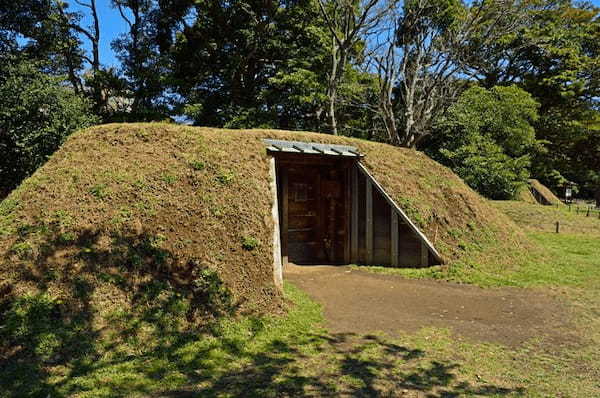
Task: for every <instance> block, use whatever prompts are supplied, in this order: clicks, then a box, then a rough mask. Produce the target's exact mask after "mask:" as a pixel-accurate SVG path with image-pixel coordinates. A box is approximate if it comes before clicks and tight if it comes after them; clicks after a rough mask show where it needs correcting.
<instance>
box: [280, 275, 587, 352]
mask: <svg viewBox="0 0 600 398" xmlns="http://www.w3.org/2000/svg"><path fill="white" fill-rule="evenodd" d="M284 277H285V279H286V280H288V281H290V282H292V283H293V284H295V285H296V286H298V287H299V288H300V289H302V290H304V291H306V292H307V293H308V294H309V295H310V296H311V297H312V298H313V299H314V300H316V301H317V302H319V303H321V304H322V305H323V310H324V314H325V319H326V325H325V326H326V327H327V328H328V330H329V331H331V332H333V333H347V332H351V333H372V332H376V331H382V332H385V333H387V334H390V335H394V334H397V333H398V332H415V331H417V330H419V329H420V328H422V327H428V326H433V327H441V328H449V329H451V330H452V331H453V332H454V333H455V334H456V335H457V336H459V337H462V338H465V339H467V340H473V341H477V342H492V343H501V344H504V345H507V346H510V347H516V346H519V345H521V344H522V343H524V342H525V341H527V340H529V339H532V338H538V337H544V338H545V339H548V340H549V342H551V343H552V344H569V343H574V342H575V341H576V340H577V338H576V337H575V335H574V334H572V333H570V329H571V326H570V324H569V318H570V317H569V313H568V310H567V309H566V308H565V307H564V306H562V305H561V304H560V302H558V301H557V300H556V299H554V298H552V297H550V296H548V295H545V294H543V293H540V292H537V291H533V290H526V289H518V288H488V289H483V288H480V287H476V286H471V285H460V284H455V283H448V282H441V281H432V280H412V279H405V278H402V277H399V276H396V275H385V274H375V273H370V272H366V271H362V270H357V269H356V268H350V267H345V266H298V265H293V264H289V265H287V266H286V268H285V276H284Z"/></svg>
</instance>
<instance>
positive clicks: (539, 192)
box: [529, 178, 562, 205]
mask: <svg viewBox="0 0 600 398" xmlns="http://www.w3.org/2000/svg"><path fill="white" fill-rule="evenodd" d="M529 186H530V187H531V189H532V190H533V191H534V193H533V194H532V195H533V196H534V198H536V201H537V202H538V203H541V204H543V205H560V204H562V202H561V200H560V199H559V198H558V197H557V196H556V195H554V193H553V192H552V191H551V190H550V189H548V187H546V186H545V185H544V184H542V183H541V182H539V181H538V180H536V179H533V178H532V179H530V180H529Z"/></svg>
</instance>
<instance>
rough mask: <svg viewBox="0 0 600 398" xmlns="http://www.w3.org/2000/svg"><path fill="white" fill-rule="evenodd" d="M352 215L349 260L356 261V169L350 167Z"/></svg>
mask: <svg viewBox="0 0 600 398" xmlns="http://www.w3.org/2000/svg"><path fill="white" fill-rule="evenodd" d="M351 189H352V216H351V219H350V228H351V229H352V232H351V233H350V246H351V250H350V261H351V262H352V263H354V264H357V263H358V170H357V168H356V166H353V167H352V187H351Z"/></svg>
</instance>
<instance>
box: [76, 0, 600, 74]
mask: <svg viewBox="0 0 600 398" xmlns="http://www.w3.org/2000/svg"><path fill="white" fill-rule="evenodd" d="M590 2H591V3H592V4H594V5H595V6H596V7H600V0H591V1H590ZM70 4H71V9H73V10H79V11H83V12H84V13H86V11H88V10H87V9H86V8H83V7H81V6H79V5H77V4H76V3H75V2H72V3H70ZM110 4H111V1H110V0H97V3H96V5H97V7H98V16H99V18H100V34H101V36H100V58H101V62H102V64H103V65H104V66H115V67H118V66H119V61H118V60H117V59H116V57H115V53H114V52H113V50H112V48H111V46H110V43H111V42H112V41H113V40H114V39H115V38H117V37H118V36H119V35H120V34H122V33H126V32H127V30H128V26H127V24H126V23H125V21H123V19H122V18H121V16H120V15H119V12H118V10H116V9H114V8H113V7H112V6H111V5H110ZM86 15H87V14H86ZM83 23H84V24H90V23H91V19H90V18H89V16H88V17H86V18H84V19H83ZM84 45H85V47H86V48H87V49H89V42H87V41H86V40H84Z"/></svg>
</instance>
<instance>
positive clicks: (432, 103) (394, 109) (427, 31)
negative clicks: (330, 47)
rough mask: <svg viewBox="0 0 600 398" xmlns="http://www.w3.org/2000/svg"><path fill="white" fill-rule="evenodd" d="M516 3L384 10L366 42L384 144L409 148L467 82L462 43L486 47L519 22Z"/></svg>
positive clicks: (419, 0)
mask: <svg viewBox="0 0 600 398" xmlns="http://www.w3.org/2000/svg"><path fill="white" fill-rule="evenodd" d="M520 6H521V2H520V1H518V0H514V1H508V2H505V1H492V2H488V1H477V2H472V3H468V4H467V3H466V2H462V1H460V0H408V1H405V2H404V3H403V4H402V5H400V4H395V5H394V6H393V7H391V8H390V9H389V11H388V15H387V17H386V22H385V23H384V24H383V26H384V27H385V29H383V32H382V31H381V30H378V31H377V32H376V34H375V37H374V38H372V39H371V40H370V41H369V42H370V43H371V46H370V49H369V51H368V52H367V62H366V64H367V68H368V69H369V70H374V72H375V73H376V74H377V75H378V79H379V101H378V104H379V107H378V113H379V114H380V116H381V119H382V120H383V121H384V125H385V127H386V130H387V140H388V142H390V143H392V144H395V145H400V146H406V147H411V148H414V147H416V146H417V145H418V144H419V143H420V142H421V140H423V139H424V138H425V137H427V136H428V135H429V134H431V132H432V129H431V123H432V121H434V120H436V118H437V117H438V116H440V115H442V114H443V113H444V112H445V111H446V109H447V108H448V107H449V106H450V105H451V104H452V103H453V102H454V101H455V99H456V97H457V96H458V95H459V94H460V92H461V91H462V90H463V89H464V88H465V86H466V84H467V83H468V80H469V73H468V72H469V70H468V68H467V64H466V63H465V60H466V59H468V58H469V56H470V55H469V51H467V50H466V49H467V47H468V46H467V45H468V44H470V43H472V42H473V40H474V39H475V38H477V43H478V45H479V46H485V45H489V43H493V42H494V41H496V40H497V39H498V38H499V37H502V36H503V35H505V34H506V33H507V32H510V31H512V30H514V29H515V28H516V27H518V26H519V25H520V24H522V23H524V20H525V18H524V17H522V16H521V14H522V11H521V8H520Z"/></svg>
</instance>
